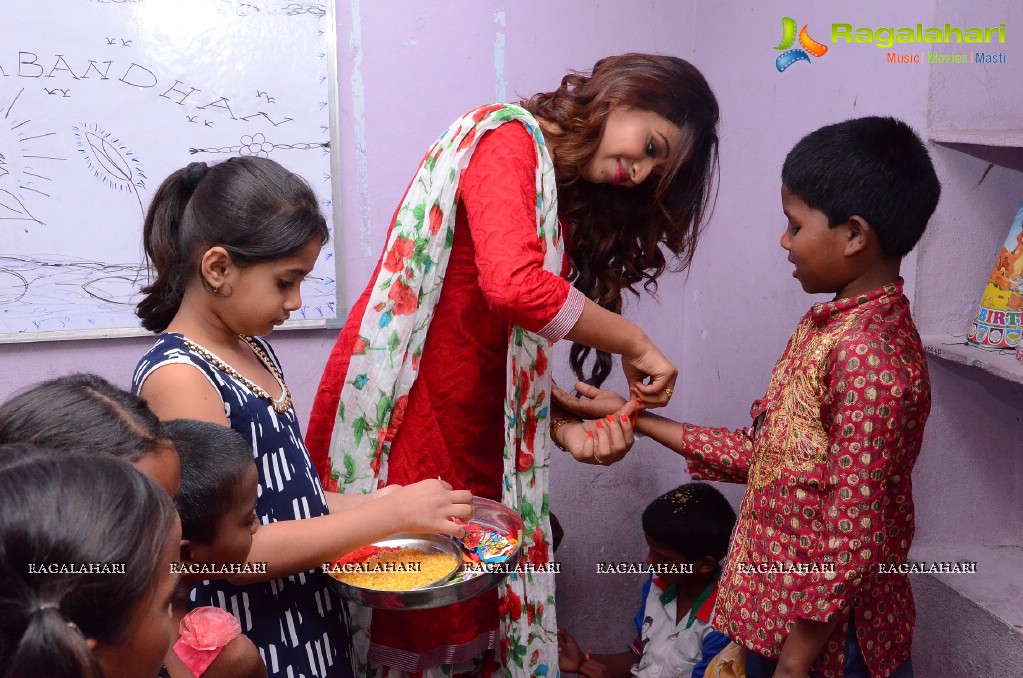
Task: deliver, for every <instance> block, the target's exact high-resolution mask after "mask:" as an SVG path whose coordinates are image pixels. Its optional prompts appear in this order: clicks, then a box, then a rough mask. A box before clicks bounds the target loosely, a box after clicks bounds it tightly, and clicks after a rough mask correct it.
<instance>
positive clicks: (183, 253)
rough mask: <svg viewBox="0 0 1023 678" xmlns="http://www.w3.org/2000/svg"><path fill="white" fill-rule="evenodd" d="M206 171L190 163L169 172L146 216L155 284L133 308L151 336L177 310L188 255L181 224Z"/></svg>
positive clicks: (148, 255)
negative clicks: (189, 202) (184, 245)
mask: <svg viewBox="0 0 1023 678" xmlns="http://www.w3.org/2000/svg"><path fill="white" fill-rule="evenodd" d="M207 169H209V166H208V165H207V164H206V163H204V162H193V163H191V164H190V165H188V167H186V168H184V169H180V170H177V171H176V172H173V173H172V174H171V175H170V176H169V177H167V178H166V179H164V181H163V183H162V184H160V187H159V188H158V189H157V190H156V195H155V196H153V202H152V203H151V204H150V206H149V211H148V212H146V220H145V223H144V225H143V230H142V241H143V244H144V246H145V250H146V259H147V261H148V263H149V267H150V269H151V270H152V271H155V273H156V280H154V281H152V282H151V283H150V284H149V285H147V286H145V287H143V288H142V294H144V295H146V296H145V298H144V299H143V300H142V301H141V302H139V304H138V306H136V307H135V315H137V316H138V317H139V318H140V319H141V320H142V326H143V327H145V328H146V329H147V330H149V331H151V332H162V331H163V330H165V329H167V325H169V324H170V322H171V320H172V319H173V318H174V315H175V314H176V313H177V312H178V308H179V307H180V306H181V299H182V298H183V297H184V294H185V287H186V285H187V284H188V276H187V275H186V271H187V270H188V268H189V267H188V262H187V257H188V256H190V255H191V252H189V251H188V250H187V249H186V248H184V247H183V246H182V245H183V243H182V238H181V222H182V220H183V219H184V214H185V208H186V207H187V206H188V201H189V199H190V198H191V197H192V194H193V193H194V192H195V187H196V186H197V185H198V184H199V182H200V181H201V180H202V178H203V176H205V174H206V170H207Z"/></svg>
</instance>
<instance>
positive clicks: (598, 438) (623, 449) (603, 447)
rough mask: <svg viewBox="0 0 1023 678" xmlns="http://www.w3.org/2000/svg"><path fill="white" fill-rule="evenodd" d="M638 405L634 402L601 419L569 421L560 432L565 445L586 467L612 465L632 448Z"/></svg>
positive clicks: (562, 442) (631, 401)
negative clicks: (634, 417) (633, 423)
mask: <svg viewBox="0 0 1023 678" xmlns="http://www.w3.org/2000/svg"><path fill="white" fill-rule="evenodd" d="M635 411H636V402H635V401H633V400H630V401H629V402H627V403H625V405H624V406H623V407H622V408H621V409H619V410H617V411H616V412H614V413H612V414H609V415H607V416H606V417H603V418H601V419H594V420H590V421H575V422H569V423H567V424H565V425H564V426H562V427H561V428H560V429H559V430H558V434H559V437H560V438H561V441H560V442H561V444H562V445H563V446H564V447H565V449H567V450H568V452H569V453H570V454H571V455H572V456H573V457H575V458H576V460H577V461H581V462H583V463H584V464H600V465H602V466H610V465H611V464H613V463H615V462H616V461H619V460H620V459H622V458H623V457H625V455H626V454H627V453H628V452H629V450H630V449H632V443H633V435H632V420H631V417H632V415H633V414H634V413H635Z"/></svg>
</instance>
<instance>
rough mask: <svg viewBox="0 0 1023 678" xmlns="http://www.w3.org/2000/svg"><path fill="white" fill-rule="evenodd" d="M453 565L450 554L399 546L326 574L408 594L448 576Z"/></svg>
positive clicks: (354, 583)
mask: <svg viewBox="0 0 1023 678" xmlns="http://www.w3.org/2000/svg"><path fill="white" fill-rule="evenodd" d="M456 565H457V562H456V561H455V559H454V557H452V556H451V554H449V553H438V552H431V551H424V550H422V549H417V548H412V547H408V546H402V547H397V548H385V549H384V550H381V551H380V552H379V553H374V554H373V555H371V556H369V557H367V558H366V559H365V560H361V561H359V562H354V563H345V564H339V565H337V566H335V567H334V568H332V569H331V570H330V571H329V572H328V574H330V576H332V577H334V578H335V579H337V580H338V581H343V582H344V583H346V584H349V585H351V586H357V587H359V588H363V589H373V590H376V591H411V590H413V589H418V588H422V587H423V586H427V585H429V584H432V583H434V582H436V581H437V580H439V579H441V578H443V577H444V576H446V575H448V574H450V573H451V571H452V570H454V569H455V566H456Z"/></svg>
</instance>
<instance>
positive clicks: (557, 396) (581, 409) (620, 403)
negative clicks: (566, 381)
mask: <svg viewBox="0 0 1023 678" xmlns="http://www.w3.org/2000/svg"><path fill="white" fill-rule="evenodd" d="M575 390H576V391H577V392H579V393H580V394H581V396H580V397H578V398H577V397H576V396H574V395H572V394H570V393H567V392H566V391H562V390H561V389H560V388H558V387H557V386H553V387H552V388H551V397H552V398H554V402H556V403H557V404H558V405H559V406H560V407H561V408H562V409H563V410H565V411H566V412H569V413H571V414H574V415H575V416H577V417H583V418H584V419H600V418H601V417H606V416H607V415H609V414H615V413H616V412H618V411H619V410H621V409H622V407H624V406H625V403H626V402H627V401H626V400H625V398H623V397H621V396H620V395H618V394H617V393H615V392H614V391H605V390H604V389H600V388H597V387H596V386H590V385H589V384H587V383H586V382H585V381H580V382H577V383H576V385H575Z"/></svg>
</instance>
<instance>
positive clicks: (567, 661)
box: [558, 629, 585, 673]
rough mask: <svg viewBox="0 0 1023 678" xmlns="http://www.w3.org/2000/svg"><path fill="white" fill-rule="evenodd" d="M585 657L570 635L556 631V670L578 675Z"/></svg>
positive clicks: (562, 631) (562, 630)
mask: <svg viewBox="0 0 1023 678" xmlns="http://www.w3.org/2000/svg"><path fill="white" fill-rule="evenodd" d="M583 661H585V657H584V655H583V651H582V650H580V649H579V643H577V642H575V638H573V637H572V634H571V633H569V632H568V631H565V630H564V629H558V668H559V669H561V670H562V671H563V672H564V673H579V667H580V666H582V664H583Z"/></svg>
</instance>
